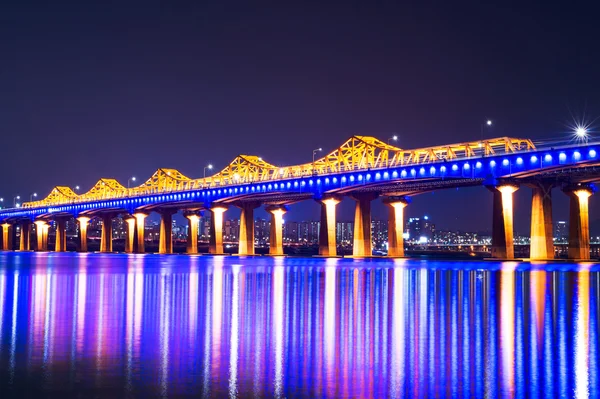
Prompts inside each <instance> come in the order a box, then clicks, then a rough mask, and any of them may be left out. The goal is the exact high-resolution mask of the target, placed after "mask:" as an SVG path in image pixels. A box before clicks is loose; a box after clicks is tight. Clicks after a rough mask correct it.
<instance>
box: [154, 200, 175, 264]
mask: <svg viewBox="0 0 600 399" xmlns="http://www.w3.org/2000/svg"><path fill="white" fill-rule="evenodd" d="M159 213H160V237H159V241H158V253H159V254H172V253H173V215H174V214H175V213H176V212H175V211H174V210H172V209H164V210H161V211H160V212H159Z"/></svg>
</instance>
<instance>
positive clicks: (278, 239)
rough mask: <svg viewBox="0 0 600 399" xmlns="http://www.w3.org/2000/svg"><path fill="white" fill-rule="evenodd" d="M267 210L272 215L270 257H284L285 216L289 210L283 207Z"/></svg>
mask: <svg viewBox="0 0 600 399" xmlns="http://www.w3.org/2000/svg"><path fill="white" fill-rule="evenodd" d="M266 210H267V212H269V213H270V214H271V228H270V232H269V255H283V215H284V214H285V213H286V212H287V208H286V207H285V206H283V205H273V206H269V207H267V208H266Z"/></svg>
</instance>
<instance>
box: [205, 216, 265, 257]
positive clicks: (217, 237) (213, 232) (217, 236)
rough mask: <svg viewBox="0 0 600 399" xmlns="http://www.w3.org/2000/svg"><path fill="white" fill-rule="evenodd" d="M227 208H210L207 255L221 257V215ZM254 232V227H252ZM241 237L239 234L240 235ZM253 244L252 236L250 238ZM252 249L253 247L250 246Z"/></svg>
mask: <svg viewBox="0 0 600 399" xmlns="http://www.w3.org/2000/svg"><path fill="white" fill-rule="evenodd" d="M226 210H227V207H225V206H223V205H217V206H213V207H211V208H210V239H209V243H208V253H210V254H213V255H221V254H223V253H224V251H223V214H224V213H225V211H226ZM252 231H253V232H254V226H253V227H252ZM240 237H241V233H240ZM252 242H254V235H253V236H252ZM252 248H254V245H252Z"/></svg>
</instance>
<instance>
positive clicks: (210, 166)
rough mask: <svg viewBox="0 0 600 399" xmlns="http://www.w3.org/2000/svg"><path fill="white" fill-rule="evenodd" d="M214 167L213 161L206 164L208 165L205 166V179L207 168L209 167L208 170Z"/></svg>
mask: <svg viewBox="0 0 600 399" xmlns="http://www.w3.org/2000/svg"><path fill="white" fill-rule="evenodd" d="M212 168H213V166H212V164H211V163H209V164H208V165H206V166H205V167H204V178H205V179H206V169H208V170H212Z"/></svg>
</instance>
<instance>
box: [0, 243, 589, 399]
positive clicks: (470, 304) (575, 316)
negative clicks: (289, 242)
mask: <svg viewBox="0 0 600 399" xmlns="http://www.w3.org/2000/svg"><path fill="white" fill-rule="evenodd" d="M599 298H600V267H599V266H597V265H593V264H566V263H555V264H543V263H540V264H533V265H532V264H528V263H511V262H503V263H501V262H490V261H464V262H463V261H458V262H452V261H447V262H445V261H432V260H429V261H425V260H385V259H376V260H375V259H374V260H357V259H321V258H270V257H248V258H242V257H235V256H231V257H209V256H184V255H181V256H180V255H172V256H169V255H167V256H164V255H163V256H161V255H120V254H110V255H102V254H75V253H64V254H57V253H1V254H0V397H2V398H8V397H23V396H30V397H49V396H52V397H73V396H77V397H111V398H116V397H161V396H162V397H182V396H188V397H189V396H195V397H196V396H197V397H242V398H245V397H307V398H319V397H331V398H333V397H348V398H350V397H373V398H383V397H477V398H480V397H538V398H543V397H544V398H545V397H547V398H554V397H577V398H585V397H592V398H594V397H600V376H599V367H598V361H599V360H600V357H599V354H598V345H599V331H598V330H599V326H598V322H599V320H600V305H599Z"/></svg>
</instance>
